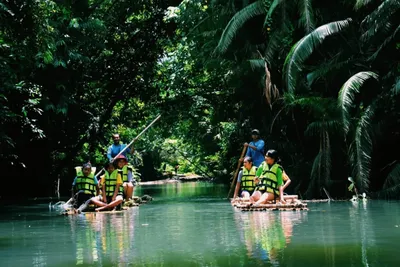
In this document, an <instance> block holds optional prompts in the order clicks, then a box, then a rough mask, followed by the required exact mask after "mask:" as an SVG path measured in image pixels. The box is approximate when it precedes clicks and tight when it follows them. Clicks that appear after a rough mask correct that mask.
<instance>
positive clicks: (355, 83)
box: [338, 71, 378, 133]
mask: <svg viewBox="0 0 400 267" xmlns="http://www.w3.org/2000/svg"><path fill="white" fill-rule="evenodd" d="M369 79H376V80H377V79H378V75H377V74H376V73H374V72H372V71H363V72H359V73H356V74H354V75H353V76H352V77H350V79H348V80H347V81H346V82H345V83H344V85H343V86H342V88H341V89H340V91H339V97H338V104H339V107H340V109H341V111H342V119H343V126H344V130H345V132H346V133H347V132H348V131H349V127H350V109H351V107H352V106H353V104H354V103H353V102H354V99H355V95H356V94H358V93H360V90H361V87H362V86H363V85H364V83H365V82H366V81H367V80H369Z"/></svg>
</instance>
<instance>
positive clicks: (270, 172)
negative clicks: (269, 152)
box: [257, 162, 280, 196]
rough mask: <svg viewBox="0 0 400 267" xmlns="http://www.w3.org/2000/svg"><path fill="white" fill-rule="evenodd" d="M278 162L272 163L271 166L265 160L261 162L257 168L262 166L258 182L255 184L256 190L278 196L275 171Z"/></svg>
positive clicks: (277, 167)
mask: <svg viewBox="0 0 400 267" xmlns="http://www.w3.org/2000/svg"><path fill="white" fill-rule="evenodd" d="M279 167H280V166H279V164H276V163H275V164H274V165H272V166H271V167H269V166H268V164H267V163H266V162H263V163H262V164H261V165H260V166H259V168H262V170H263V172H262V174H261V175H260V183H259V184H258V186H257V190H261V191H265V192H268V193H272V194H274V195H275V196H279V187H278V179H277V177H276V173H277V171H278V169H279Z"/></svg>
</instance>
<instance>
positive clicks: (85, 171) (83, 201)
mask: <svg viewBox="0 0 400 267" xmlns="http://www.w3.org/2000/svg"><path fill="white" fill-rule="evenodd" d="M75 192H76V195H75ZM98 193H99V185H98V181H97V178H96V176H94V174H93V173H92V165H91V164H90V163H85V164H83V166H82V170H80V171H77V175H76V177H75V179H74V181H73V183H72V195H73V196H75V204H74V208H75V209H74V212H75V213H81V212H82V211H84V210H86V208H87V206H88V205H89V203H91V202H92V203H94V204H95V205H98V206H101V205H103V203H102V202H101V201H100V200H99V199H98V198H97V197H96V195H98ZM77 207H79V208H78V209H76V208H77Z"/></svg>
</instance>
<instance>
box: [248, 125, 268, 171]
mask: <svg viewBox="0 0 400 267" xmlns="http://www.w3.org/2000/svg"><path fill="white" fill-rule="evenodd" d="M251 138H252V139H253V141H251V142H250V143H245V144H244V146H246V147H247V152H246V157H251V158H252V159H253V164H254V166H256V167H259V166H260V165H261V163H263V162H264V146H265V143H264V140H262V139H260V131H259V130H257V129H254V130H252V131H251Z"/></svg>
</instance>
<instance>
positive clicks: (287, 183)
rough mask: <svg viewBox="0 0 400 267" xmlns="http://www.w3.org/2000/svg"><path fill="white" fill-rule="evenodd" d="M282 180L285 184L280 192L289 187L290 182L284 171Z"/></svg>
mask: <svg viewBox="0 0 400 267" xmlns="http://www.w3.org/2000/svg"><path fill="white" fill-rule="evenodd" d="M282 179H283V180H284V181H285V184H284V185H283V188H282V190H283V191H284V190H285V189H286V187H288V186H289V184H290V183H291V182H292V180H290V177H289V176H288V175H287V174H286V172H285V171H283V173H282Z"/></svg>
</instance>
